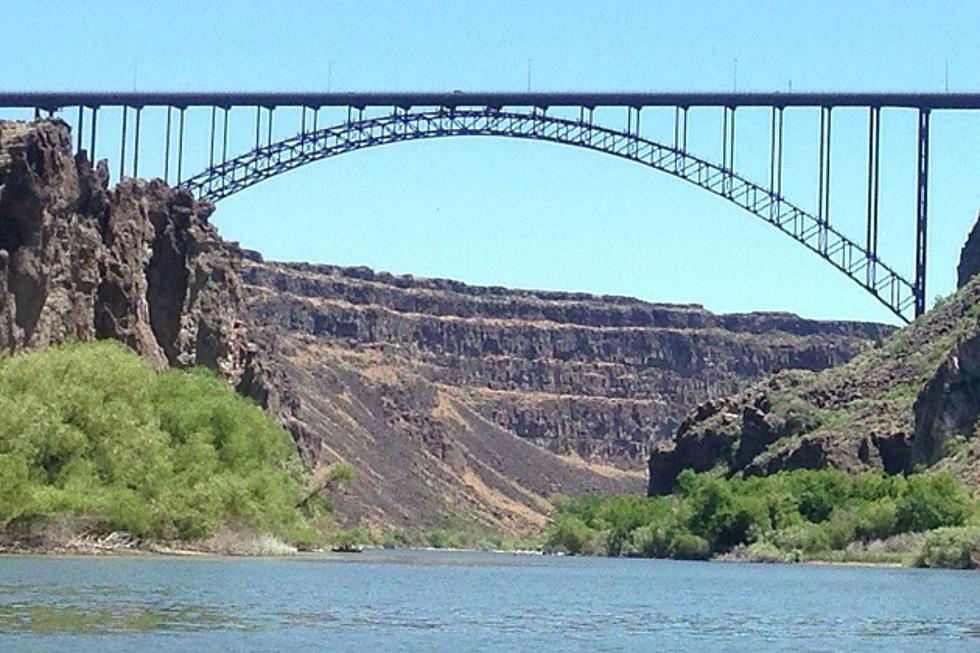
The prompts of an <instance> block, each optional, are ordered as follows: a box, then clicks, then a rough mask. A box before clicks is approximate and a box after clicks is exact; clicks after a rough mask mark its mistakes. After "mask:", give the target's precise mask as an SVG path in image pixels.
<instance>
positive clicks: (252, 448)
mask: <svg viewBox="0 0 980 653" xmlns="http://www.w3.org/2000/svg"><path fill="white" fill-rule="evenodd" d="M306 495H307V479H306V476H305V473H304V472H303V470H302V467H301V465H300V464H299V461H298V460H297V459H296V457H295V454H294V451H293V448H292V445H291V442H290V440H289V436H288V435H287V434H286V432H285V431H283V429H281V428H280V427H279V426H278V425H276V424H275V423H274V422H272V421H271V420H270V419H269V418H268V417H266V416H265V415H264V414H263V413H262V411H261V410H260V409H259V408H258V407H257V406H255V405H254V404H252V403H251V402H250V401H248V400H247V399H244V398H242V397H240V396H238V395H237V394H236V393H235V392H234V391H233V390H232V389H231V388H229V387H228V384H227V383H226V382H225V381H223V380H222V379H219V378H218V377H216V376H215V375H214V374H212V373H210V372H209V371H206V370H191V371H169V372H165V373H157V372H154V371H153V370H152V369H150V367H149V366H148V365H147V364H146V363H145V362H144V361H143V360H141V359H140V358H138V357H137V356H135V355H134V354H132V353H130V352H129V351H128V350H126V349H124V348H123V347H122V346H120V345H118V344H115V343H111V342H98V343H89V344H72V345H65V346H61V347H55V348H51V349H48V350H45V351H42V352H36V353H28V354H21V355H17V356H13V357H10V358H5V359H0V531H2V532H3V533H5V534H6V535H7V538H8V539H10V538H21V539H23V538H30V537H31V536H32V535H36V534H37V533H38V532H39V530H40V529H41V528H42V527H43V525H44V524H46V523H50V522H52V521H55V520H60V521H64V518H65V516H71V517H72V518H73V519H74V520H75V521H76V523H77V524H79V525H80V528H82V529H83V530H85V531H86V532H88V533H108V532H113V531H125V532H129V533H133V534H135V535H138V536H142V537H149V538H154V539H163V540H174V539H179V540H201V539H204V538H207V537H209V536H211V535H213V534H214V533H215V532H217V531H218V529H219V527H222V526H226V525H232V526H234V527H235V528H242V527H244V528H247V529H252V530H254V531H255V532H258V533H267V534H271V535H274V536H276V537H278V538H281V539H282V540H285V541H287V542H293V543H297V542H305V541H310V540H312V539H314V538H316V537H318V536H317V534H316V533H315V532H314V530H313V529H312V528H311V527H310V525H309V522H308V520H307V518H308V517H309V516H311V515H312V514H313V513H316V511H317V510H318V509H322V505H319V504H318V502H316V501H313V502H311V503H312V504H313V505H311V506H309V510H308V512H307V514H303V513H302V512H301V511H300V510H299V509H298V508H297V506H298V505H299V504H300V502H301V501H302V500H303V499H304V498H305V497H306Z"/></svg>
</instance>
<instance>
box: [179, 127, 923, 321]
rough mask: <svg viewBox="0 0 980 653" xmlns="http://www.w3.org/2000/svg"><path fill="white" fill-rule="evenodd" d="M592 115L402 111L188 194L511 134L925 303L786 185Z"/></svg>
mask: <svg viewBox="0 0 980 653" xmlns="http://www.w3.org/2000/svg"><path fill="white" fill-rule="evenodd" d="M591 115H592V114H591V112H589V113H588V119H587V120H586V119H585V113H584V112H583V119H581V120H570V119H567V118H561V117H556V116H549V115H547V114H546V113H545V112H543V111H539V110H534V109H532V110H529V111H526V112H525V111H518V112H515V111H501V110H496V109H494V108H486V109H476V110H470V109H453V108H448V109H446V108H442V109H435V110H428V111H413V112H409V111H406V110H401V111H399V110H398V109H395V110H394V111H393V112H392V113H391V114H387V115H383V116H378V117H370V118H363V119H357V120H354V119H351V120H350V121H346V122H343V123H340V124H336V125H332V126H330V127H325V128H322V129H318V130H312V131H303V132H301V133H299V134H297V135H295V136H292V137H290V138H287V139H284V140H280V141H278V142H273V143H270V144H267V145H264V146H259V147H256V148H255V149H253V150H251V151H250V152H247V153H245V154H242V155H241V156H237V157H235V158H232V159H228V160H226V161H222V162H221V163H218V164H216V165H212V166H211V167H209V168H207V169H206V170H204V171H203V172H201V173H199V174H197V175H195V176H193V177H191V178H189V179H187V180H185V181H183V182H182V184H181V186H183V187H184V188H187V189H188V190H190V191H191V192H192V193H194V194H195V195H196V196H197V197H199V198H200V199H203V200H209V201H212V202H213V201H217V200H220V199H222V198H225V197H228V196H229V195H232V194H234V193H237V192H239V191H241V190H243V189H245V188H248V187H250V186H253V185H255V184H257V183H259V182H260V181H263V180H264V179H268V178H270V177H274V176H276V175H279V174H282V173H284V172H287V171H289V170H293V169H295V168H299V167H301V166H304V165H307V164H309V163H313V162H315V161H320V160H322V159H327V158H330V157H334V156H337V155H340V154H344V153H346V152H352V151H355V150H360V149H364V148H368V147H375V146H379V145H385V144H388V143H398V142H402V141H412V140H422V139H429V138H440V137H446V136H502V137H509V138H519V139H525V140H536V141H547V142H552V143H561V144H565V145H572V146H576V147H582V148H585V149H589V150H594V151H596V152H604V153H606V154H612V155H614V156H617V157H621V158H624V159H628V160H630V161H635V162H637V163H640V164H643V165H645V166H647V167H649V168H653V169H655V170H659V171H661V172H665V173H667V174H669V175H672V176H674V177H677V178H679V179H683V180H684V181H687V182H689V183H692V184H694V185H696V186H698V187H700V188H703V189H705V190H707V191H710V192H711V193H714V194H715V195H718V196H719V197H722V198H724V199H726V200H728V201H729V202H731V203H733V204H735V205H736V206H739V207H741V208H742V209H744V210H746V211H748V212H749V213H751V214H753V215H755V216H757V217H758V218H761V219H762V220H764V221H765V222H767V223H769V224H770V225H772V226H774V227H776V228H777V229H779V230H780V231H782V232H783V233H785V234H786V235H788V236H790V237H791V238H793V239H794V240H796V241H797V242H799V243H801V244H802V245H803V246H805V247H806V248H807V249H809V250H810V251H812V252H814V253H816V254H817V255H818V256H820V257H821V258H823V259H824V260H826V261H827V262H828V263H830V264H831V265H833V266H834V267H835V268H837V269H838V270H839V271H841V272H842V273H844V274H845V275H847V277H848V278H850V279H851V280H853V281H854V282H855V283H857V284H858V285H860V286H861V287H862V288H864V289H865V290H866V291H867V292H868V293H870V294H871V295H872V296H874V297H875V298H876V299H877V300H878V301H879V302H881V303H882V304H884V305H885V306H886V307H888V309H889V310H891V311H892V312H893V313H894V314H895V315H897V316H898V317H899V318H901V319H902V320H904V321H908V320H909V319H910V317H911V315H910V313H911V312H912V311H914V310H915V309H916V308H917V300H918V301H919V302H920V303H921V297H919V295H921V294H922V293H921V292H917V287H916V285H915V284H913V283H912V282H909V281H908V279H906V278H905V277H904V276H902V275H901V274H899V273H898V272H897V271H895V269H894V268H892V267H891V266H889V265H887V264H885V263H883V262H882V261H881V260H879V259H878V257H877V254H876V253H875V252H874V251H873V250H870V249H867V248H866V247H862V246H861V245H860V244H858V243H857V242H855V241H854V240H852V239H850V238H848V237H847V236H845V235H844V234H843V233H841V232H840V231H839V230H838V229H836V228H835V227H833V226H831V224H830V222H829V219H828V218H827V217H825V216H819V215H814V214H813V213H810V212H808V211H805V210H804V209H802V208H800V207H799V206H797V205H796V204H793V203H791V202H789V201H788V200H787V199H786V198H784V197H783V196H782V195H781V193H780V192H779V185H778V184H773V185H774V186H775V190H774V189H772V188H766V187H764V186H763V185H761V184H758V183H755V182H753V181H750V180H749V179H746V178H745V177H743V176H741V175H739V174H738V173H736V172H734V171H733V170H732V169H731V168H730V164H727V163H723V164H722V165H718V164H716V163H712V162H710V161H707V160H705V159H703V158H700V157H697V156H694V155H692V154H691V153H689V152H687V151H685V150H684V149H682V147H683V145H679V146H670V145H665V144H662V143H659V142H656V141H652V140H649V139H646V138H643V137H641V136H640V135H638V133H634V132H631V131H620V130H616V129H612V128H610V127H606V126H602V125H598V124H594V123H593V122H592V119H591ZM637 131H638V130H637ZM685 140H686V139H685ZM681 143H683V141H681ZM771 183H772V182H771ZM872 246H873V245H872ZM918 308H920V309H921V306H919V307H918Z"/></svg>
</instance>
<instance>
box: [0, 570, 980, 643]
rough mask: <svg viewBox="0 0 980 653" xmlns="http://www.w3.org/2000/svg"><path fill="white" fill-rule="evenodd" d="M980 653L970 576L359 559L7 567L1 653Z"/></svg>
mask: <svg viewBox="0 0 980 653" xmlns="http://www.w3.org/2000/svg"><path fill="white" fill-rule="evenodd" d="M402 650H415V651H535V652H536V653H544V652H545V651H559V650H560V651H654V650H656V651H726V652H732V651H760V650H766V651H794V652H795V651H843V650H851V651H858V650H859V651H889V652H890V653H895V652H897V651H916V652H918V651H937V650H943V651H973V652H975V651H977V650H980V574H978V573H976V572H955V571H922V570H914V569H886V568H870V567H835V566H810V565H752V564H723V563H698V562H672V561H661V560H621V559H603V558H561V557H545V556H525V555H511V554H494V553H455V552H424V551H422V552H413V551H394V552H389V551H377V552H374V551H369V552H364V553H361V554H349V555H346V556H343V555H335V556H310V557H302V556H301V557H297V558H285V559H282V558H280V559H254V558H253V559H245V558H237V559H230V558H229V559H226V558H166V557H103V558H97V557H88V558H81V557H32V556H9V557H3V558H0V651H4V652H6V651H17V652H33V651H39V652H40V651H44V652H45V653H47V652H53V651H71V652H72V653H80V652H84V651H99V652H111V651H126V652H127V653H128V652H131V651H174V652H177V651H180V652H185V651H205V652H219V651H220V652H222V653H223V652H225V651H288V652H289V653H300V652H303V651H317V652H322V651H402Z"/></svg>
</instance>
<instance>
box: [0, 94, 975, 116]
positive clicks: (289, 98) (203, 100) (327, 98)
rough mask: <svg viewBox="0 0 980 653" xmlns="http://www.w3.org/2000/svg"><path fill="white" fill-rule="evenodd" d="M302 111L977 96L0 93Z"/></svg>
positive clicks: (926, 102) (961, 105) (907, 102)
mask: <svg viewBox="0 0 980 653" xmlns="http://www.w3.org/2000/svg"><path fill="white" fill-rule="evenodd" d="M79 105H83V106H87V107H101V106H130V107H141V106H174V107H191V106H206V107H211V106H219V107H230V106H265V107H274V106H307V107H345V106H354V107H369V106H397V107H403V108H407V107H440V106H441V107H447V108H453V107H479V106H484V107H504V106H514V107H530V106H537V107H559V106H568V107H600V106H609V107H614V106H625V107H634V108H640V107H694V106H702V107H712V106H714V107H749V106H759V107H773V106H775V107H869V106H875V107H903V108H912V109H980V93H894V92H884V93H872V92H860V93H838V92H807V93H784V92H754V93H717V92H665V93H647V92H610V93H603V92H586V93H576V92H527V93H524V92H519V93H491V92H464V91H453V92H448V93H447V92H349V93H338V92H334V93H316V92H309V93H302V92H289V93H257V92H249V93H243V92H234V91H228V92H141V91H140V92H138V91H133V92H128V91H127V92H112V91H109V92H91V91H77V92H73V91H57V92H40V91H25V92H0V107H2V108H35V107H36V108H40V109H45V110H48V111H54V110H57V109H59V108H64V107H74V106H79Z"/></svg>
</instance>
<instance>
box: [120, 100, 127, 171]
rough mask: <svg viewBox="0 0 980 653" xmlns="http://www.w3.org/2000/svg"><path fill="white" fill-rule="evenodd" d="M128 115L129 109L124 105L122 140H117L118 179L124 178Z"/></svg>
mask: <svg viewBox="0 0 980 653" xmlns="http://www.w3.org/2000/svg"><path fill="white" fill-rule="evenodd" d="M127 114H129V107H127V106H126V105H125V104H124V105H123V108H122V138H121V139H119V179H122V178H123V177H125V176H126V116H127Z"/></svg>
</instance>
